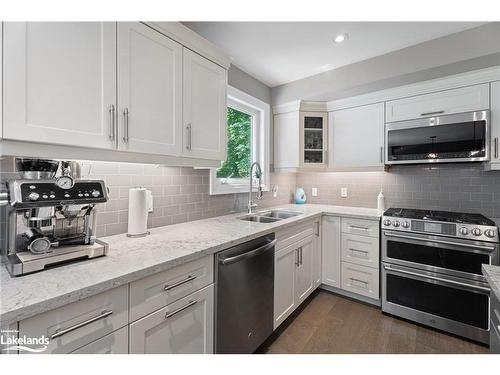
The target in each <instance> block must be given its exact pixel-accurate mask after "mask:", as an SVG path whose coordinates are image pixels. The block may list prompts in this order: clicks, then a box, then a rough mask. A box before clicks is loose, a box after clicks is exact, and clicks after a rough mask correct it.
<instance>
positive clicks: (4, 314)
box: [0, 204, 379, 325]
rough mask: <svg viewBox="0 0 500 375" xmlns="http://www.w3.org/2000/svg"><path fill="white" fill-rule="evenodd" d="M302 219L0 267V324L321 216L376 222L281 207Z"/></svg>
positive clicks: (177, 230) (194, 230)
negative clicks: (57, 262)
mask: <svg viewBox="0 0 500 375" xmlns="http://www.w3.org/2000/svg"><path fill="white" fill-rule="evenodd" d="M277 208H287V209H293V210H295V211H301V212H302V213H303V214H302V215H299V216H295V217H293V218H289V219H285V220H281V221H278V222H275V223H255V222H249V221H243V220H237V219H236V218H237V217H239V216H241V215H243V214H242V213H238V214H232V215H226V216H219V217H214V218H210V219H204V220H197V221H191V222H186V223H181V224H176V225H168V226H164V227H159V228H153V229H151V230H150V232H151V234H150V235H149V236H147V237H142V238H128V237H127V236H126V235H125V234H120V235H116V236H110V237H104V238H101V240H103V241H105V242H107V243H108V244H109V247H110V248H109V254H108V255H107V256H105V257H100V258H95V259H91V260H87V261H84V262H77V263H71V264H68V265H64V266H60V267H55V268H51V269H48V270H45V271H42V272H38V273H33V274H29V275H25V276H20V277H11V276H10V275H9V273H8V272H7V270H6V268H5V267H4V266H3V265H2V266H1V267H0V323H1V324H2V325H6V324H10V323H14V322H16V321H19V320H23V319H26V318H29V317H31V316H34V315H36V314H40V313H42V312H45V311H49V310H51V309H54V308H57V307H60V306H63V305H66V304H68V303H71V302H75V301H78V300H81V299H83V298H86V297H89V296H92V295H95V294H98V293H101V292H104V291H106V290H109V289H112V288H115V287H118V286H120V285H124V284H127V283H129V282H132V281H135V280H139V279H141V278H143V277H146V276H149V275H152V274H154V273H157V272H160V271H164V270H167V269H169V268H172V267H175V266H178V265H179V264H182V263H185V262H189V261H191V260H194V259H198V258H201V257H203V256H206V255H210V254H214V253H216V252H218V251H221V250H223V249H226V248H229V247H231V246H234V245H236V244H239V243H242V242H245V241H248V240H251V239H253V238H256V237H259V236H262V235H265V234H268V233H272V232H275V231H276V230H279V229H283V228H286V227H287V226H291V225H295V224H297V223H299V222H301V221H305V220H311V219H312V218H314V217H319V216H321V215H323V214H334V215H340V216H346V217H356V218H365V219H378V217H379V216H378V215H377V210H376V209H373V208H360V207H344V206H331V205H319V204H318V205H316V204H305V205H293V204H289V205H282V206H278V207H277Z"/></svg>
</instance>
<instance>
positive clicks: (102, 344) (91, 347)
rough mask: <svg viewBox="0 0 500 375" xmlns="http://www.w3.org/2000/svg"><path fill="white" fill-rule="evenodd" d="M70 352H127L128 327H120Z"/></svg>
mask: <svg viewBox="0 0 500 375" xmlns="http://www.w3.org/2000/svg"><path fill="white" fill-rule="evenodd" d="M71 354H128V327H123V328H120V329H119V330H117V331H115V332H113V333H110V334H109V335H106V336H104V337H102V338H100V339H98V340H96V341H94V342H91V343H90V344H87V345H85V346H82V347H81V348H79V349H77V350H75V351H74V352H71Z"/></svg>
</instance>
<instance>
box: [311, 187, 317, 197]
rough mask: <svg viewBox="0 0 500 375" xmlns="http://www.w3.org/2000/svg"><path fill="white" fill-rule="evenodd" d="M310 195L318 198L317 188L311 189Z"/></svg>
mask: <svg viewBox="0 0 500 375" xmlns="http://www.w3.org/2000/svg"><path fill="white" fill-rule="evenodd" d="M311 195H312V196H313V197H317V196H318V188H312V189H311Z"/></svg>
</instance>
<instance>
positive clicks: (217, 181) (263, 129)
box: [209, 86, 271, 195]
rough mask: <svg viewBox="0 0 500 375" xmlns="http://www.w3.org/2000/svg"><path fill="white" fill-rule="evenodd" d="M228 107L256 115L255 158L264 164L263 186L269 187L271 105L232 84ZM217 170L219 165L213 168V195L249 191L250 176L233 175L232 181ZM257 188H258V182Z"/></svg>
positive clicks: (253, 159)
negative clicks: (220, 174)
mask: <svg viewBox="0 0 500 375" xmlns="http://www.w3.org/2000/svg"><path fill="white" fill-rule="evenodd" d="M227 107H231V108H233V109H235V110H237V111H241V112H244V113H247V114H249V115H251V116H252V148H251V157H252V162H254V161H258V162H259V164H260V166H261V168H262V190H263V191H269V190H270V176H269V174H270V167H269V163H270V160H269V155H270V120H271V117H270V112H271V109H270V105H269V104H268V103H265V102H263V101H262V100H260V99H257V98H255V97H253V96H251V95H249V94H247V93H245V92H243V91H241V90H238V89H237V88H234V87H232V86H228V87H227ZM226 126H227V125H226ZM226 142H227V140H226ZM221 166H222V163H221ZM216 173H217V168H211V169H210V191H209V193H210V195H219V194H234V193H248V191H249V182H250V181H249V179H247V178H238V179H230V180H229V181H228V180H227V179H224V178H217V176H216ZM254 180H255V179H254ZM254 191H257V187H256V185H255V184H254Z"/></svg>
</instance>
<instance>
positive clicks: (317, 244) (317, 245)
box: [312, 218, 322, 288]
mask: <svg viewBox="0 0 500 375" xmlns="http://www.w3.org/2000/svg"><path fill="white" fill-rule="evenodd" d="M314 227H315V232H314V241H313V271H312V272H313V287H314V288H317V287H318V286H319V285H320V284H321V260H322V257H321V218H320V219H318V220H316V221H315V222H314Z"/></svg>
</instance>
